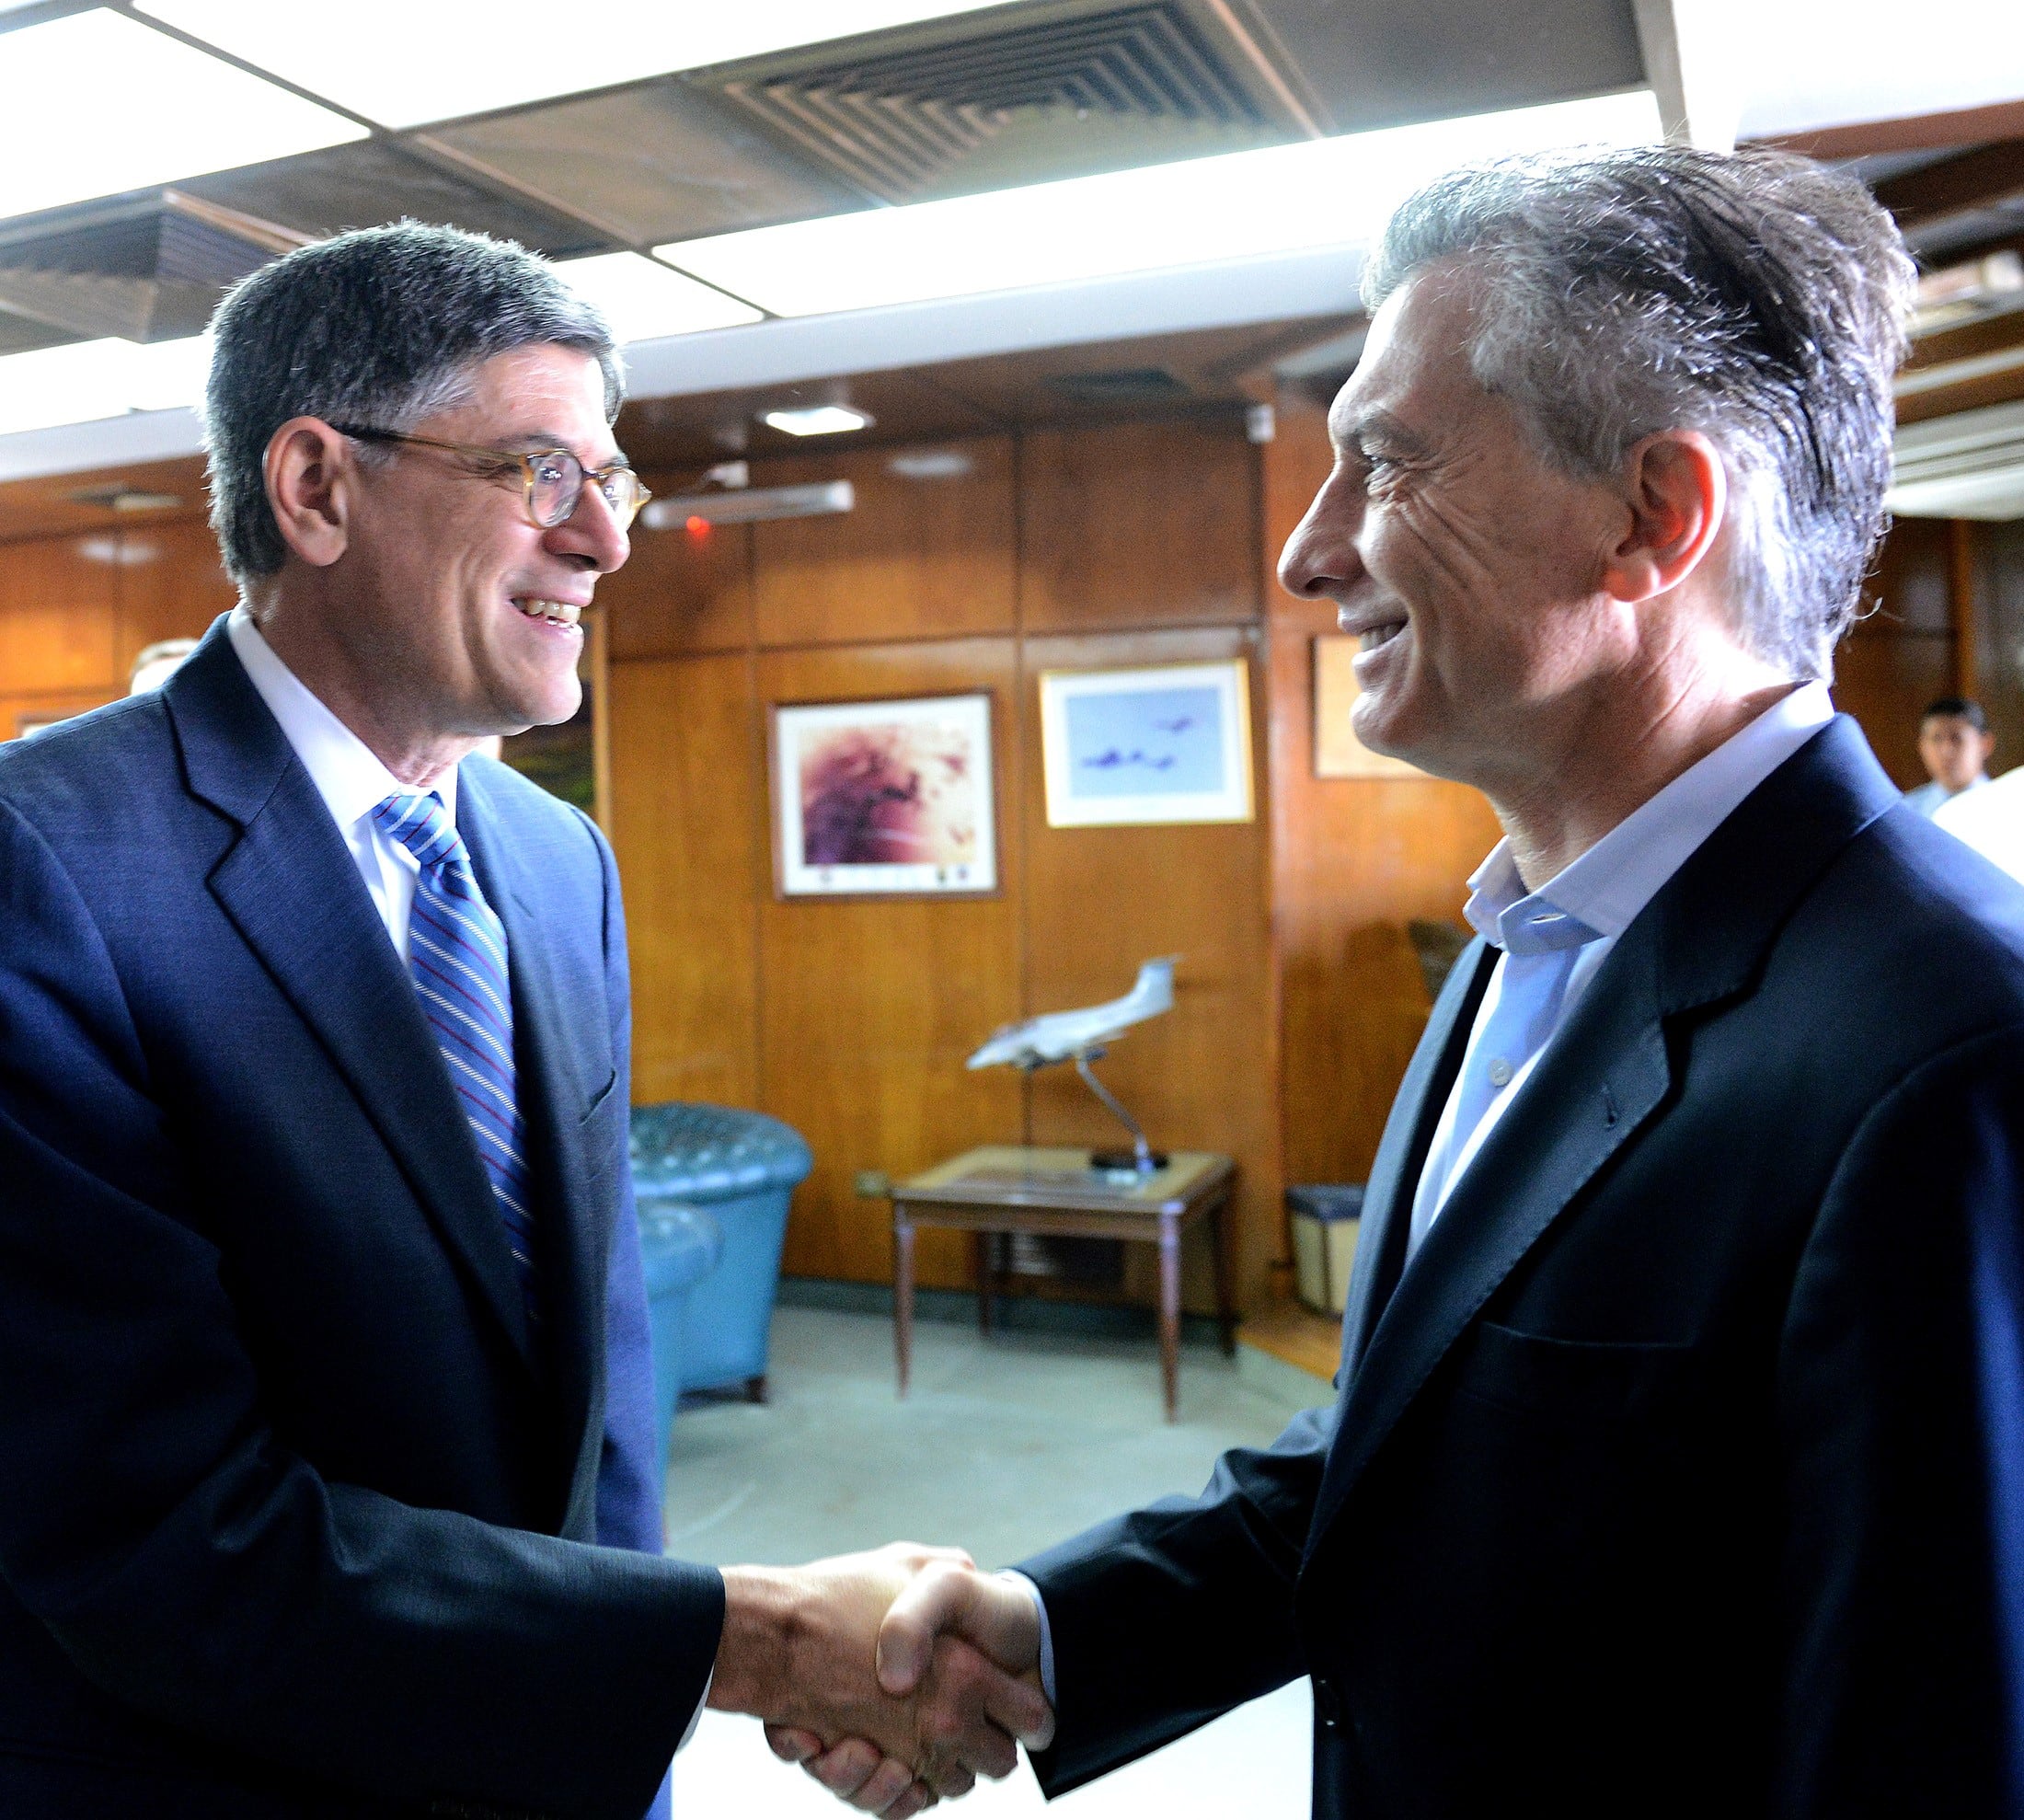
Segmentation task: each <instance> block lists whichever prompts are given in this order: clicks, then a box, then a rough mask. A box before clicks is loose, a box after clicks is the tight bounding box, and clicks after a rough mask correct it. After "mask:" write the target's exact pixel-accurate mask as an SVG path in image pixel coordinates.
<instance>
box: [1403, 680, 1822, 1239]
mask: <svg viewBox="0 0 2024 1820" xmlns="http://www.w3.org/2000/svg"><path fill="white" fill-rule="evenodd" d="M1833 719H1834V704H1833V703H1832V702H1831V701H1830V700H1829V699H1828V694H1827V685H1826V684H1824V683H1805V684H1802V685H1800V686H1799V687H1798V688H1795V689H1793V690H1792V691H1790V693H1788V695H1786V696H1784V697H1781V698H1780V699H1779V700H1778V701H1777V702H1776V703H1774V704H1773V705H1772V706H1771V707H1770V708H1766V709H1765V711H1764V712H1763V713H1762V714H1760V715H1758V716H1757V717H1756V719H1755V720H1752V721H1751V722H1750V723H1749V724H1748V725H1747V726H1745V727H1743V728H1742V729H1741V730H1740V731H1737V732H1735V733H1733V734H1732V735H1731V737H1730V738H1729V739H1728V740H1726V741H1724V742H1723V743H1722V744H1720V745H1719V746H1717V747H1716V748H1715V750H1714V751H1713V752H1711V753H1709V754H1708V755H1707V756H1706V757H1705V758H1702V759H1701V760H1699V761H1698V762H1697V763H1696V764H1694V765H1692V766H1689V767H1688V768H1687V769H1686V770H1685V771H1683V772H1681V774H1680V775H1679V776H1678V777H1677V778H1673V781H1672V782H1671V783H1669V784H1668V785H1666V787H1665V788H1664V789H1662V790H1661V791H1660V792H1659V793H1658V794H1657V795H1656V796H1654V797H1652V798H1651V799H1650V801H1648V802H1645V803H1642V804H1640V805H1639V807H1638V808H1637V809H1636V810H1634V811H1633V812H1631V813H1630V814H1629V815H1627V816H1626V817H1625V818H1624V820H1623V821H1621V822H1619V823H1618V824H1616V826H1615V827H1614V828H1612V829H1611V830H1610V831H1609V833H1608V834H1606V835H1604V836H1603V838H1602V839H1601V840H1599V841H1597V842H1596V843H1595V845H1594V846H1593V847H1590V848H1589V849H1588V851H1587V852H1585V853H1583V854H1581V856H1580V858H1577V859H1575V860H1574V861H1573V862H1572V863H1571V864H1570V865H1568V866H1566V867H1564V868H1563V869H1562V870H1560V871H1559V872H1558V873H1557V874H1556V875H1555V876H1554V877H1553V878H1551V879H1549V880H1548V881H1547V882H1546V883H1545V884H1543V885H1541V886H1540V887H1539V889H1538V890H1537V891H1535V892H1527V891H1526V889H1525V884H1524V880H1523V879H1522V878H1520V877H1519V875H1518V867H1517V862H1516V861H1515V860H1514V859H1513V858H1512V852H1511V843H1510V842H1509V841H1508V840H1505V841H1500V842H1498V844H1497V846H1496V847H1493V848H1492V849H1491V850H1490V854H1489V858H1487V859H1485V860H1484V861H1483V863H1482V865H1481V866H1479V867H1478V869H1477V870H1476V872H1475V874H1474V876H1473V877H1471V878H1470V880H1469V900H1468V903H1467V904H1466V906H1465V908H1464V910H1463V913H1462V914H1463V915H1464V916H1466V918H1467V919H1468V923H1469V927H1472V928H1473V929H1475V931H1476V932H1477V933H1478V935H1480V936H1481V937H1482V938H1483V939H1484V940H1486V941H1487V942H1489V944H1490V945H1491V946H1492V947H1493V948H1495V949H1497V950H1500V952H1499V954H1498V958H1497V964H1496V970H1495V971H1494V972H1493V973H1491V975H1490V979H1489V985H1488V987H1487V988H1486V989H1485V991H1484V993H1483V1002H1482V1003H1481V1005H1480V1006H1478V1008H1477V1013H1476V1021H1475V1024H1474V1025H1473V1026H1472V1027H1471V1029H1470V1032H1469V1044H1468V1049H1467V1052H1466V1054H1464V1056H1463V1059H1462V1066H1461V1068H1460V1069H1459V1070H1458V1071H1457V1073H1456V1076H1455V1086H1454V1088H1453V1089H1451V1091H1450V1092H1449V1095H1448V1100H1447V1104H1446V1105H1445V1107H1444V1108H1443V1111H1442V1113H1441V1122H1440V1123H1439V1124H1438V1125H1437V1126H1436V1127H1435V1128H1434V1134H1433V1140H1432V1144H1431V1145H1430V1146H1428V1150H1427V1161H1426V1165H1425V1167H1424V1168H1423V1169H1421V1171H1420V1182H1419V1186H1418V1189H1417V1191H1416V1192H1415V1194H1414V1197H1413V1208H1412V1227H1411V1232H1410V1236H1409V1240H1408V1252H1407V1255H1408V1256H1409V1257H1410V1256H1411V1255H1412V1254H1413V1253H1414V1252H1416V1251H1418V1250H1419V1249H1420V1242H1421V1241H1422V1240H1423V1239H1424V1238H1426V1236H1427V1233H1428V1231H1429V1229H1430V1228H1431V1227H1432V1225H1433V1223H1434V1221H1435V1220H1436V1219H1437V1218H1438V1217H1439V1216H1440V1214H1441V1209H1442V1208H1443V1206H1445V1205H1446V1204H1447V1201H1448V1197H1449V1196H1450V1195H1451V1194H1452V1193H1453V1192H1455V1183H1456V1182H1458V1181H1460V1180H1461V1179H1462V1177H1463V1175H1464V1174H1465V1173H1466V1170H1467V1169H1468V1167H1469V1165H1470V1164H1471V1163H1472V1162H1473V1161H1474V1160H1475V1158H1476V1155H1477V1153H1478V1151H1479V1150H1480V1149H1481V1148H1482V1147H1483V1144H1484V1141H1485V1140H1486V1139H1487V1138H1488V1137H1489V1134H1490V1133H1491V1132H1492V1131H1493V1130H1494V1129H1495V1128H1496V1126H1497V1123H1498V1121H1499V1120H1501V1119H1502V1118H1503V1117H1504V1116H1505V1115H1506V1114H1507V1113H1508V1112H1511V1109H1512V1106H1513V1105H1514V1104H1515V1103H1516V1102H1517V1100H1518V1099H1519V1096H1520V1095H1521V1094H1522V1093H1523V1091H1524V1086H1525V1083H1526V1081H1528V1080H1529V1079H1530V1078H1531V1077H1532V1074H1533V1071H1534V1069H1535V1067H1536V1066H1538V1062H1539V1057H1540V1056H1541V1055H1543V1054H1545V1053H1546V1052H1547V1049H1548V1048H1549V1047H1550V1046H1551V1044H1552V1042H1553V1039H1554V1038H1555V1036H1557V1035H1558V1032H1559V1031H1560V1030H1561V1029H1563V1028H1564V1027H1565V1025H1566V1023H1567V1019H1568V1017H1569V1015H1570V1013H1571V1012H1572V1011H1573V1009H1574V1008H1575V1006H1576V1005H1577V1004H1578V1003H1580V1001H1581V995H1582V993H1583V992H1585V991H1586V990H1587V988H1588V985H1589V984H1590V982H1591V981H1593V979H1594V977H1595V973H1596V971H1597V970H1598V969H1599V968H1600V967H1601V966H1602V964H1603V962H1604V961H1605V960H1606V959H1608V956H1609V951H1610V950H1611V949H1612V948H1614V947H1615V946H1616V940H1617V938H1618V937H1620V936H1621V935H1622V934H1623V932H1624V931H1625V930H1626V929H1627V928H1628V927H1630V925H1631V923H1632V921H1633V920H1634V919H1635V918H1636V916H1637V915H1638V913H1639V911H1640V910H1642V909H1643V908H1644V907H1645V905H1646V904H1650V902H1651V900H1652V899H1653V898H1654V897H1655V896H1657V895H1658V893H1659V891H1660V888H1661V887H1662V886H1663V885H1664V883H1665V882H1666V881H1667V880H1668V879H1670V878H1671V877H1672V876H1673V873H1675V872H1676V871H1678V870H1679V869H1680V868H1681V867H1682V866H1683V865H1684V864H1685V862H1686V860H1687V858H1688V857H1689V856H1690V855H1691V854H1692V853H1693V852H1694V850H1695V849H1696V847H1699V846H1700V845H1701V843H1702V842H1703V841H1705V840H1706V839H1707V838H1708V835H1711V834H1713V833H1714V832H1715V830H1716V829H1717V828H1718V827H1719V826H1720V825H1721V824H1722V823H1723V822H1725V821H1727V820H1728V819H1729V817H1730V815H1731V813H1732V812H1734V811H1735V810H1736V809H1737V808H1738V807H1740V806H1741V804H1742V800H1743V799H1744V798H1745V797H1746V796H1748V795H1749V794H1750V792H1751V791H1752V790H1754V789H1756V788H1757V786H1758V785H1759V784H1761V783H1762V782H1764V780H1765V778H1768V777H1769V776H1770V775H1771V774H1772V772H1774V771H1776V770H1777V768H1778V766H1781V765H1782V764H1784V763H1785V761H1786V760H1787V759H1788V758H1789V757H1791V756H1792V754H1794V753H1796V752H1797V751H1799V749H1800V747H1801V746H1802V745H1804V744H1805V743H1807V741H1808V740H1810V739H1811V738H1812V737H1813V735H1814V734H1815V733H1817V732H1818V731H1820V730H1821V729H1822V728H1823V727H1824V726H1825V725H1826V724H1827V723H1828V721H1829V720H1833ZM1570 918H1571V919H1572V920H1573V921H1574V922H1575V923H1578V924H1580V925H1581V926H1582V927H1583V928H1584V929H1585V930H1587V931H1592V932H1593V933H1592V934H1591V935H1589V936H1588V939H1585V940H1583V941H1581V944H1580V947H1579V951H1578V953H1577V954H1576V957H1575V959H1574V961H1573V964H1572V967H1571V969H1570V972H1569V973H1568V976H1567V980H1566V985H1565V987H1564V989H1563V990H1562V991H1561V992H1560V995H1559V997H1558V1005H1557V1006H1556V1007H1554V1008H1552V1009H1551V1011H1550V1014H1549V1015H1548V1016H1547V1018H1546V1019H1544V1020H1543V1028H1541V1029H1537V1030H1535V1032H1534V1034H1535V1037H1536V1041H1535V1043H1534V1045H1533V1046H1532V1048H1531V1049H1530V1051H1529V1053H1525V1054H1511V1055H1508V1056H1501V1057H1496V1058H1492V1059H1493V1060H1495V1061H1496V1062H1497V1063H1499V1064H1501V1066H1498V1068H1497V1073H1498V1074H1502V1075H1504V1076H1505V1078H1504V1080H1503V1081H1502V1082H1501V1085H1500V1086H1499V1088H1498V1089H1497V1090H1496V1092H1495V1093H1494V1095H1493V1096H1492V1097H1491V1099H1490V1100H1489V1103H1488V1104H1487V1106H1485V1107H1484V1108H1483V1109H1482V1111H1481V1113H1480V1116H1478V1117H1477V1118H1475V1119H1474V1120H1473V1122H1470V1121H1468V1119H1467V1115H1466V1112H1464V1110H1463V1107H1464V1101H1465V1099H1466V1096H1465V1093H1464V1083H1465V1082H1466V1081H1468V1080H1470V1079H1471V1077H1472V1074H1473V1065H1474V1064H1475V1063H1476V1062H1477V1061H1478V1047H1479V1045H1480V1044H1481V1043H1482V1041H1483V1036H1484V1032H1485V1031H1486V1030H1487V1029H1488V1028H1489V1025H1490V1022H1491V1020H1492V1019H1494V1018H1495V1017H1496V1014H1497V1008H1498V1004H1499V1000H1500V996H1501V990H1502V987H1503V984H1504V979H1505V973H1506V971H1507V967H1508V963H1509V958H1510V954H1511V952H1512V946H1513V943H1514V942H1515V943H1516V944H1517V946H1518V948H1519V950H1521V951H1523V950H1524V948H1525V947H1526V945H1527V943H1526V933H1527V930H1528V927H1531V926H1540V927H1546V926H1551V925H1557V924H1562V923H1564V922H1565V921H1566V920H1567V919H1570ZM1492 1078H1495V1076H1492ZM1514 1116H1518V1117H1524V1111H1523V1110H1521V1111H1520V1112H1518V1113H1516V1114H1515V1115H1514Z"/></svg>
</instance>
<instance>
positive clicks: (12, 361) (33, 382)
mask: <svg viewBox="0 0 2024 1820" xmlns="http://www.w3.org/2000/svg"><path fill="white" fill-rule="evenodd" d="M210 368H211V340H210V338H209V337H208V336H204V335H192V336H190V337H188V338H187V339H186V340H180V341H153V342H146V343H143V342H139V341H119V340H105V341H71V342H68V343H66V344H65V345H64V346H63V347H60V348H37V349H35V350H34V351H32V352H29V353H25V354H8V355H6V357H5V358H4V359H0V435H9V434H12V433H13V432H16V431H19V430H47V429H50V428H51V427H52V426H53V425H56V424H59V423H94V422H97V421H98V420H99V419H100V418H106V417H124V416H125V415H126V414H127V412H129V411H130V410H169V409H174V408H176V407H177V406H178V405H188V406H196V405H199V404H201V403H202V401H203V393H204V375H205V374H207V373H208V372H209V371H210Z"/></svg>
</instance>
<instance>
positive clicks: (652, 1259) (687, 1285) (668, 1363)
mask: <svg viewBox="0 0 2024 1820" xmlns="http://www.w3.org/2000/svg"><path fill="white" fill-rule="evenodd" d="M723 1255H724V1235H723V1231H722V1229H721V1228H720V1227H719V1226H718V1224H717V1222H716V1221H715V1220H713V1219H712V1218H711V1217H710V1216H709V1215H707V1214H706V1213H704V1212H703V1211H702V1210H701V1209H700V1208H697V1207H685V1206H684V1205H683V1204H681V1203H680V1202H679V1201H661V1202H657V1203H656V1204H654V1205H653V1206H652V1207H651V1208H642V1209H641V1210H640V1215H639V1261H640V1263H641V1265H642V1267H643V1268H644V1270H645V1273H646V1278H647V1327H648V1331H649V1333H650V1337H651V1340H652V1342H653V1439H654V1449H655V1457H656V1458H657V1459H658V1461H659V1462H660V1469H661V1473H660V1482H661V1484H663V1485H664V1484H665V1483H666V1482H667V1477H668V1441H669V1437H670V1435H671V1434H673V1428H674V1406H675V1404H676V1402H677V1401H679V1400H680V1398H681V1395H682V1355H683V1347H684V1336H685V1334H686V1332H687V1331H688V1325H689V1316H688V1305H689V1299H690V1297H691V1296H693V1295H694V1294H695V1291H696V1284H699V1283H702V1282H705V1281H707V1279H708V1277H709V1274H710V1273H711V1272H712V1271H714V1270H715V1269H716V1268H717V1267H718V1265H719V1262H720V1261H722V1259H723Z"/></svg>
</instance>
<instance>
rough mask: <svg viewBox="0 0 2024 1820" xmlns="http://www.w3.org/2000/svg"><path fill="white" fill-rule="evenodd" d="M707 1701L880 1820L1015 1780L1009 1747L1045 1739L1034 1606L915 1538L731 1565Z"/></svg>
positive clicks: (1012, 1587) (1010, 1586) (1047, 1724)
mask: <svg viewBox="0 0 2024 1820" xmlns="http://www.w3.org/2000/svg"><path fill="white" fill-rule="evenodd" d="M709 1703H710V1705H712V1706H714V1707H719V1708H721V1709H723V1710H726V1711H732V1712H748V1713H752V1714H754V1715H756V1716H757V1717H758V1718H760V1719H763V1720H765V1722H766V1737H767V1740H768V1742H769V1743H770V1744H771V1745H772V1746H773V1749H774V1751H775V1753H776V1755H778V1756H780V1757H784V1758H786V1759H787V1760H788V1761H789V1762H794V1763H799V1764H801V1765H802V1766H803V1767H804V1768H807V1769H808V1771H809V1772H810V1774H811V1775H812V1776H814V1777H815V1779H816V1780H818V1781H819V1782H821V1783H822V1786H823V1787H824V1788H826V1789H828V1790H829V1791H830V1792H831V1793H833V1794H834V1795H837V1796H839V1797H841V1798H842V1799H843V1800H845V1801H847V1802H848V1803H851V1805H853V1806H855V1807H858V1808H862V1809H864V1810H865V1811H867V1812H868V1813H872V1814H884V1815H886V1816H887V1820H907V1816H909V1815H912V1814H918V1813H919V1812H920V1811H921V1810H922V1809H923V1808H925V1807H931V1806H933V1805H934V1803H935V1802H936V1801H937V1799H939V1798H940V1797H942V1796H945V1795H946V1796H951V1797H952V1796H956V1795H960V1794H966V1793H968V1792H969V1791H970V1789H971V1787H972V1785H973V1783H974V1782H975V1780H976V1778H977V1777H979V1776H992V1777H999V1776H1006V1775H1009V1774H1010V1773H1011V1771H1012V1770H1013V1768H1015V1767H1016V1766H1017V1764H1018V1748H1017V1745H1018V1744H1024V1745H1028V1746H1029V1747H1031V1748H1033V1749H1039V1748H1041V1747H1042V1746H1044V1745H1046V1744H1047V1743H1048V1742H1049V1740H1050V1739H1052V1736H1053V1733H1054V1716H1053V1714H1052V1711H1050V1710H1049V1708H1048V1704H1047V1700H1046V1699H1045V1697H1044V1696H1043V1695H1042V1694H1041V1688H1040V1618H1039V1614H1038V1613H1037V1612H1036V1611H1035V1609H1034V1606H1033V1600H1032V1598H1031V1596H1030V1595H1029V1593H1028V1592H1027V1591H1026V1589H1025V1588H1024V1587H1023V1586H1020V1585H1019V1584H1017V1583H1016V1582H1011V1581H1007V1580H1004V1579H1001V1578H998V1577H996V1576H995V1575H990V1574H985V1573H981V1572H978V1571H977V1566H976V1563H975V1562H974V1561H972V1560H971V1558H970V1557H969V1556H968V1555H967V1554H964V1553H963V1552H962V1551H961V1550H960V1549H929V1548H923V1547H921V1546H919V1545H918V1544H916V1543H912V1542H895V1543H893V1544H891V1546H890V1547H887V1548H883V1549H874V1550H872V1551H870V1552H869V1553H867V1554H858V1555H839V1556H836V1557H834V1559H832V1560H829V1561H815V1562H812V1563H811V1565H809V1566H807V1567H797V1568H776V1567H730V1568H726V1569H725V1570H724V1631H723V1639H722V1641H721V1642H720V1643H719V1646H718V1653H717V1666H716V1672H715V1676H714V1677H713V1679H712V1681H711V1683H710V1693H709ZM1015 1741H1016V1742H1015Z"/></svg>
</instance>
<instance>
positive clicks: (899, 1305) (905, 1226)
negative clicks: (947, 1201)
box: [892, 1207, 914, 1397]
mask: <svg viewBox="0 0 2024 1820" xmlns="http://www.w3.org/2000/svg"><path fill="white" fill-rule="evenodd" d="M892 1350H893V1353H894V1354H895V1356H896V1357H897V1359H898V1362H899V1366H900V1395H901V1396H902V1397H904V1396H905V1395H906V1387H907V1379H908V1378H909V1377H911V1376H912V1375H913V1370H914V1223H913V1222H912V1221H911V1220H909V1219H908V1218H907V1216H906V1215H904V1214H903V1213H902V1212H901V1211H900V1210H899V1209H898V1208H897V1207H895V1208H894V1209H893V1210H892Z"/></svg>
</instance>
